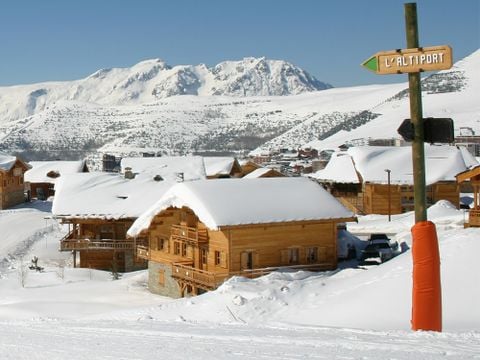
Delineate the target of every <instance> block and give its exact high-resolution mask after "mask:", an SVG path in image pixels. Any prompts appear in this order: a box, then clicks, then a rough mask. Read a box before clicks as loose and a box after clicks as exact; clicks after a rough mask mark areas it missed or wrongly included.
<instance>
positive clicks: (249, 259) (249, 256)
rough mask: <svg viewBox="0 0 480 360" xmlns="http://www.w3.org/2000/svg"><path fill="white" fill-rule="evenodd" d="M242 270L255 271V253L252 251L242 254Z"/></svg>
mask: <svg viewBox="0 0 480 360" xmlns="http://www.w3.org/2000/svg"><path fill="white" fill-rule="evenodd" d="M241 268H242V270H252V269H253V252H252V251H245V252H243V253H242V259H241Z"/></svg>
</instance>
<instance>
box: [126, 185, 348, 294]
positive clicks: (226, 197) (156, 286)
mask: <svg viewBox="0 0 480 360" xmlns="http://www.w3.org/2000/svg"><path fill="white" fill-rule="evenodd" d="M352 217H353V213H352V212H350V211H348V210H347V209H345V208H344V207H343V206H342V205H341V204H340V203H339V202H338V201H337V200H335V198H334V197H332V196H331V195H330V194H328V193H327V192H326V191H325V190H324V189H322V188H321V186H319V185H318V184H316V183H315V182H312V181H310V180H308V179H305V178H287V177H284V178H261V179H250V180H248V181H247V180H223V179H220V180H208V181H194V182H184V183H181V184H177V185H175V186H174V187H172V188H171V189H170V190H169V191H168V193H166V194H165V195H164V196H163V198H162V199H160V200H159V202H158V203H157V204H156V205H154V206H153V207H152V208H151V209H150V210H149V211H148V212H147V213H145V214H144V215H142V216H141V217H140V218H139V219H137V221H136V222H135V223H134V224H133V226H132V227H131V228H130V230H129V231H128V235H129V236H130V237H132V238H133V239H137V238H147V239H148V245H147V246H138V247H137V256H139V257H140V258H143V259H145V260H148V268H149V280H148V283H149V289H150V291H152V292H154V293H158V294H162V295H165V296H171V297H182V296H187V295H196V294H199V293H201V292H204V291H207V290H212V289H215V288H216V287H218V286H219V285H220V284H221V283H222V282H224V281H225V279H227V278H229V277H231V276H234V275H240V276H247V277H257V276H261V275H264V274H266V273H269V272H271V271H274V270H278V269H279V268H285V269H296V270H298V269H310V270H326V269H335V268H336V266H337V254H336V238H337V223H341V222H346V221H351V220H353V218H352Z"/></svg>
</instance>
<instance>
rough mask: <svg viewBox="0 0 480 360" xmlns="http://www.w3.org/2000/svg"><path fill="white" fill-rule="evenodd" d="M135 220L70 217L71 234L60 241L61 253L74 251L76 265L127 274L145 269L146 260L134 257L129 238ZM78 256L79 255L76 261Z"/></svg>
mask: <svg viewBox="0 0 480 360" xmlns="http://www.w3.org/2000/svg"><path fill="white" fill-rule="evenodd" d="M133 221H134V219H122V220H104V219H83V218H67V219H62V222H63V223H64V224H69V228H70V231H69V232H68V234H67V235H66V236H65V237H64V238H63V239H62V240H61V241H60V251H72V252H73V254H74V266H77V265H78V266H79V267H81V268H92V269H97V270H108V271H115V272H126V271H133V270H139V269H145V268H146V266H147V263H146V261H145V260H142V259H138V258H136V257H135V256H134V253H135V251H134V250H135V245H136V244H135V243H134V241H133V240H131V239H127V238H126V232H127V230H128V228H129V227H130V226H131V225H132V223H133ZM77 255H78V256H79V259H78V262H77Z"/></svg>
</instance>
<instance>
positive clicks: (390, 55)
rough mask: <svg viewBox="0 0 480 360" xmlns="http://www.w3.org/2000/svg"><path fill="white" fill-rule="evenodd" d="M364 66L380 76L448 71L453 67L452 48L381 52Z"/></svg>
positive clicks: (434, 47) (446, 46)
mask: <svg viewBox="0 0 480 360" xmlns="http://www.w3.org/2000/svg"><path fill="white" fill-rule="evenodd" d="M362 65H363V66H364V67H366V68H367V69H368V70H371V71H374V72H375V73H377V74H379V75H386V74H404V73H418V72H422V71H436V70H446V69H450V68H451V67H452V48H451V47H450V46H448V45H443V46H431V47H425V48H415V49H399V50H391V51H381V52H378V53H376V54H375V55H373V56H372V57H371V58H370V59H368V60H366V61H365V62H364V63H363V64H362Z"/></svg>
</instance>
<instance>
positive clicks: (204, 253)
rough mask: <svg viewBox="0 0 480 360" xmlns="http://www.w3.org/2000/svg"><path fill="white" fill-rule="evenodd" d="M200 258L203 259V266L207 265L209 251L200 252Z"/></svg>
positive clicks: (202, 250)
mask: <svg viewBox="0 0 480 360" xmlns="http://www.w3.org/2000/svg"><path fill="white" fill-rule="evenodd" d="M200 257H201V259H202V265H207V259H208V252H207V249H201V250H200Z"/></svg>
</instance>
